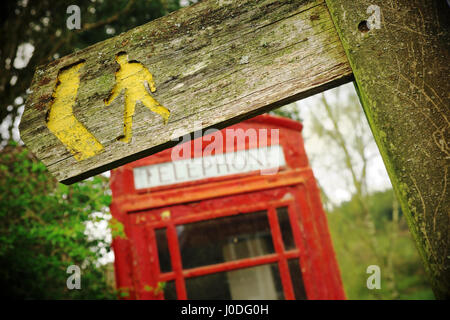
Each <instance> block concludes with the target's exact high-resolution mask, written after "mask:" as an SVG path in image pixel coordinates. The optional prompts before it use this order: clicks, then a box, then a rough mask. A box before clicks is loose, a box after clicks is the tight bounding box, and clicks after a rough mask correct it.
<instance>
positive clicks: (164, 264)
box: [155, 228, 172, 272]
mask: <svg viewBox="0 0 450 320" xmlns="http://www.w3.org/2000/svg"><path fill="white" fill-rule="evenodd" d="M155 237H156V245H157V246H158V257H159V269H160V270H161V272H170V271H172V265H171V263H170V253H169V246H168V242H167V228H164V229H156V230H155Z"/></svg>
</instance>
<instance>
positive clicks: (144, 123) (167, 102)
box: [20, 0, 450, 298]
mask: <svg viewBox="0 0 450 320" xmlns="http://www.w3.org/2000/svg"><path fill="white" fill-rule="evenodd" d="M448 16H449V8H448V5H447V4H446V3H445V1H437V0H435V1H428V2H427V3H426V4H424V3H423V1H421V0H398V1H364V0H352V1H349V0H341V1H337V0H327V1H326V2H325V0H298V1H295V0H294V1H275V0H261V1H256V0H243V1H228V0H218V1H216V0H206V1H202V2H200V3H198V4H196V5H193V6H190V7H187V8H183V9H181V10H179V11H177V12H174V13H172V14H170V15H168V16H165V17H163V18H160V19H158V20H155V21H152V22H150V23H148V24H145V25H143V26H140V27H137V28H135V29H132V30H130V31H128V32H126V33H124V34H121V35H119V36H117V37H114V38H112V39H109V40H106V41H103V42H100V43H97V44H95V45H93V46H91V47H88V48H86V49H84V50H81V51H77V52H75V53H73V54H71V55H68V56H66V57H63V58H61V59H58V60H56V61H53V62H52V63H50V64H48V65H46V66H41V67H39V68H38V69H37V70H36V73H35V76H34V79H33V83H32V85H31V88H30V90H31V94H30V95H29V98H28V100H27V102H26V108H25V112H24V114H23V117H22V121H21V123H20V131H21V138H22V140H23V141H24V142H25V143H26V145H27V146H28V148H29V149H31V151H32V152H33V153H34V154H35V155H36V156H37V157H38V158H39V159H41V160H42V161H43V162H44V164H46V166H47V167H48V169H49V170H50V172H51V173H52V174H54V175H55V176H56V178H57V179H58V180H59V181H61V182H63V183H73V182H76V181H79V180H82V179H84V178H87V177H89V176H92V175H95V174H98V173H100V172H103V171H106V170H109V169H112V168H114V167H117V166H120V165H122V164H125V163H127V162H130V161H133V160H136V159H138V158H141V157H144V156H147V155H150V154H152V153H155V152H158V151H160V150H163V149H165V148H168V147H170V146H173V145H174V144H176V143H177V140H176V138H178V137H180V136H182V135H185V134H189V133H192V132H193V131H194V130H196V129H198V128H197V127H195V126H196V125H197V124H198V123H200V124H201V128H202V129H206V128H209V127H215V128H223V127H225V126H227V125H230V124H233V123H236V122H239V121H242V120H244V119H247V118H249V117H252V116H254V115H257V114H261V113H264V112H267V111H269V110H271V109H274V108H276V107H279V106H282V105H284V104H286V103H289V102H292V101H295V100H298V99H300V98H304V97H307V96H309V95H311V94H314V93H318V92H321V91H324V90H326V89H328V88H331V87H334V86H337V85H340V84H342V83H345V82H348V81H351V80H352V79H354V80H355V82H356V86H357V89H358V91H359V94H360V98H361V102H362V105H363V107H364V110H365V112H366V115H367V117H368V120H369V124H370V125H371V128H372V131H373V133H374V137H375V140H376V141H377V143H378V146H379V148H380V151H381V154H382V156H383V159H384V161H385V163H386V167H387V169H388V172H389V175H390V177H391V180H392V182H393V186H394V189H395V190H396V193H397V196H398V198H399V200H400V202H401V204H402V209H403V212H404V213H405V215H406V217H407V220H408V222H409V224H410V228H411V231H412V234H413V235H414V238H415V240H416V242H417V245H418V248H419V251H420V253H421V254H422V257H423V258H424V261H425V265H426V268H427V270H428V271H429V275H430V277H431V279H432V283H433V288H434V291H435V293H436V295H437V297H440V298H448V297H449V296H450V294H449V292H450V272H449V270H450V253H449V250H450V233H449V230H448V229H449V219H450V217H449V211H448V208H449V207H450V206H449V199H450V196H449V193H448V190H449V188H448V186H447V181H448V180H449V177H448V165H449V154H450V153H449V152H450V151H449V147H448V141H449V127H450V126H449V122H448V115H449V112H448V107H449V92H450V90H449V89H450V88H449V83H448V81H447V80H448V75H449V71H450V70H449V63H448V61H449V50H448V49H449V43H450V38H449V22H448Z"/></svg>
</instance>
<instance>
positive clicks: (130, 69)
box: [105, 52, 170, 142]
mask: <svg viewBox="0 0 450 320" xmlns="http://www.w3.org/2000/svg"><path fill="white" fill-rule="evenodd" d="M116 61H117V63H118V64H119V66H120V69H119V70H118V71H117V72H116V84H115V86H114V88H113V89H112V91H111V94H110V96H109V97H108V99H105V104H106V105H107V106H109V105H110V104H111V102H113V101H114V99H116V98H117V97H118V96H119V94H120V93H121V92H122V90H125V112H124V124H123V127H124V129H123V136H121V137H120V138H119V140H120V141H123V142H130V140H131V130H132V123H133V115H134V111H135V107H136V103H137V102H138V101H141V102H142V104H143V105H144V106H146V107H147V108H149V109H150V110H151V111H153V112H155V113H157V114H159V115H160V116H161V117H163V119H164V124H167V122H168V120H169V116H170V111H169V110H168V109H167V108H165V107H163V106H162V105H160V104H159V102H158V101H156V100H155V99H154V98H153V97H152V96H151V95H150V93H149V92H148V90H147V88H146V87H145V82H147V83H148V85H149V87H150V91H151V92H155V91H156V87H155V82H154V81H153V76H152V74H151V73H150V71H148V69H147V68H146V67H145V66H144V65H142V64H141V63H140V62H137V61H128V57H127V54H126V53H125V52H119V53H118V54H117V55H116Z"/></svg>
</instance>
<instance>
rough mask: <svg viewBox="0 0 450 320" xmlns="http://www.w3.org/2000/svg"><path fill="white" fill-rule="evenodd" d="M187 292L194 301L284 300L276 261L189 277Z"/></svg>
mask: <svg viewBox="0 0 450 320" xmlns="http://www.w3.org/2000/svg"><path fill="white" fill-rule="evenodd" d="M186 291H187V297H188V299H192V300H201V299H202V300H281V299H284V293H283V287H282V285H281V279H280V273H279V272H278V264H277V263H272V264H265V265H261V266H256V267H251V268H245V269H238V270H233V271H228V272H221V273H213V274H210V275H207V276H201V277H196V278H188V279H186Z"/></svg>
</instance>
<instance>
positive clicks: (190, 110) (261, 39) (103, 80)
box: [20, 0, 352, 183]
mask: <svg viewBox="0 0 450 320" xmlns="http://www.w3.org/2000/svg"><path fill="white" fill-rule="evenodd" d="M122 51H124V52H126V54H127V55H128V59H130V60H136V61H138V62H139V63H136V64H133V65H132V67H133V68H135V69H133V70H134V71H133V70H131V69H130V70H131V71H130V70H129V69H127V68H128V67H121V68H120V69H119V64H118V63H117V62H116V61H115V56H116V55H117V54H118V53H119V52H122ZM125 63H127V61H126V60H125ZM80 65H81V67H80ZM118 69H119V70H120V71H119V72H118V73H117V80H119V79H121V80H120V81H116V79H115V72H116V71H117V70H118ZM145 70H148V72H149V74H150V76H149V75H148V73H147V71H145ZM127 72H128V73H127ZM69 73H70V74H71V76H68V75H67V74H69ZM58 74H59V76H58ZM126 74H128V75H133V77H135V78H133V79H134V80H133V81H136V82H133V81H131V82H127V81H128V80H129V77H128V76H126ZM151 76H152V78H153V81H154V84H152V83H150V84H151V86H154V88H148V89H151V91H150V90H148V89H147V90H148V91H147V93H146V94H149V95H150V96H151V97H152V98H154V100H151V99H150V100H147V102H146V105H147V107H145V106H144V105H142V104H141V103H138V104H137V105H136V112H135V114H134V116H133V117H132V131H131V132H130V130H129V129H130V126H128V127H127V128H126V130H124V122H126V123H127V125H129V120H130V116H128V117H127V121H125V120H124V110H125V104H126V101H125V100H126V99H125V97H124V92H123V91H122V92H121V93H120V94H116V93H117V92H115V91H114V90H116V89H117V87H116V89H113V88H114V86H115V85H116V84H117V83H120V85H119V86H122V87H121V88H123V87H124V86H127V85H128V86H129V85H130V83H136V84H137V85H136V86H133V87H136V88H137V87H138V85H142V80H143V79H149V82H151V80H150V77H151ZM351 76H352V75H351V70H350V67H349V64H348V61H347V58H346V56H345V53H344V51H343V48H342V46H341V43H340V40H339V38H338V35H337V33H336V30H335V28H334V25H333V22H332V20H331V17H330V15H329V13H328V10H327V7H326V5H325V3H324V1H323V0H322V1H319V0H296V1H275V0H265V1H256V0H245V1H224V0H220V1H213V0H210V1H203V2H200V3H198V4H196V5H193V6H191V7H187V8H184V9H181V10H179V11H177V12H175V13H173V14H170V15H168V16H166V17H163V18H161V19H158V20H155V21H152V22H150V23H148V24H146V25H143V26H140V27H137V28H135V29H133V30H130V31H129V32H126V33H124V34H121V35H119V36H117V37H115V38H112V39H109V40H107V41H104V42H100V43H97V44H95V45H93V46H91V47H89V48H86V49H84V50H80V51H77V52H75V53H73V54H71V55H69V56H66V57H63V58H61V59H59V60H56V61H54V62H52V63H50V64H49V65H46V66H41V67H39V68H38V69H37V71H36V74H35V77H34V80H33V83H32V85H31V91H32V93H31V94H30V96H29V98H28V99H27V102H26V108H25V112H24V115H23V117H22V121H21V124H20V130H21V138H22V140H23V141H24V142H25V143H26V145H27V146H28V147H29V148H30V149H31V150H32V152H33V153H34V154H35V155H36V156H37V157H38V158H39V159H41V160H42V161H43V162H44V163H45V164H46V165H47V167H48V168H49V170H50V172H52V173H53V174H54V175H55V176H56V177H57V178H58V180H60V181H62V182H63V183H72V182H75V181H78V180H81V179H84V178H86V177H88V176H91V175H94V174H97V173H100V172H102V171H105V170H108V169H111V168H113V167H116V166H119V165H121V164H124V163H126V162H129V161H132V160H135V159H137V158H140V157H143V156H146V155H149V154H152V153H155V152H157V151H160V150H162V149H164V148H167V147H169V146H172V145H174V144H175V142H173V141H171V139H173V138H175V137H179V136H182V135H184V134H188V133H192V132H193V131H194V125H195V124H196V123H200V124H201V127H202V128H208V127H212V126H214V127H216V128H222V127H224V126H227V125H230V124H233V123H236V122H238V121H241V120H243V119H245V118H249V117H251V116H254V115H257V114H260V113H263V112H266V111H268V110H270V109H272V108H275V107H278V106H280V105H282V104H284V103H288V102H291V101H293V100H295V99H298V98H301V97H306V96H308V95H310V94H313V93H315V92H318V91H323V90H325V89H326V88H329V87H332V86H336V85H338V84H341V83H343V82H346V81H349V80H351ZM58 77H59V78H60V80H58ZM73 77H79V79H80V81H79V84H78V85H77V81H76V80H72V81H71V80H64V79H71V78H72V79H73ZM145 77H146V78H145ZM61 79H63V80H61ZM127 79H128V80H127ZM116 82H117V83H116ZM119 89H120V88H119ZM154 89H156V91H155V90H154ZM116 91H117V90H116ZM119 91H120V90H119ZM70 92H71V93H70ZM74 92H76V94H74ZM126 92H129V91H126ZM130 92H131V91H130ZM111 95H112V96H111ZM138 95H142V96H141V98H142V99H144V97H143V96H144V95H145V94H144V93H143V92H142V91H139V92H134V93H133V94H132V96H133V97H134V98H136V97H137V96H138ZM74 96H75V97H76V99H73V97H74ZM71 97H72V98H71ZM112 98H114V99H112ZM147 98H148V97H147ZM105 100H106V101H107V103H106V104H108V106H107V105H105V102H104V101H105ZM131 100H132V99H131ZM131 100H130V101H131ZM130 101H128V104H127V106H128V107H129V108H128V109H129V111H132V110H131V109H132V107H130V106H131V105H134V103H132V102H130ZM72 103H73V106H72ZM157 103H159V104H160V105H161V108H160V107H159V106H158V104H157ZM164 109H167V110H168V111H169V112H170V114H167V112H166V111H164ZM55 110H56V111H55ZM72 111H73V116H72V114H71V112H72ZM131 113H132V112H131ZM131 113H129V114H131ZM167 115H168V122H167V124H166V123H165V120H164V118H167ZM69 119H70V121H69ZM47 121H48V123H47ZM83 128H84V129H85V130H84V129H83ZM49 129H51V130H49ZM86 132H88V133H91V134H92V136H93V137H91V136H89V134H87V133H86ZM58 137H59V138H58ZM82 149H83V150H85V151H82ZM70 150H72V152H71V151H70Z"/></svg>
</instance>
